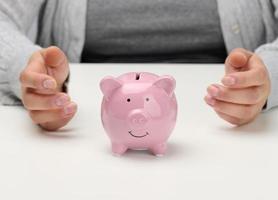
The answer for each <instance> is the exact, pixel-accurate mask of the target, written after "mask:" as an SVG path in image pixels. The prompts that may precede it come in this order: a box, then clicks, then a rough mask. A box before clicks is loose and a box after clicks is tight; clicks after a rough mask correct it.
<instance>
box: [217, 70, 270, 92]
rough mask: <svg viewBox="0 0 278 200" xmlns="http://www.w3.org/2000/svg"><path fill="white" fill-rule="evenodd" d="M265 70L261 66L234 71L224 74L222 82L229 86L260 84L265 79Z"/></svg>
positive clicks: (243, 86)
mask: <svg viewBox="0 0 278 200" xmlns="http://www.w3.org/2000/svg"><path fill="white" fill-rule="evenodd" d="M267 76H268V75H267V72H266V69H265V68H263V67H259V66H258V67H254V68H252V69H250V70H248V71H245V72H235V73H232V74H229V75H227V76H225V77H224V78H223V79H222V83H223V84H224V85H225V86H227V87H231V88H246V87H252V86H260V85H263V84H265V83H266V81H267Z"/></svg>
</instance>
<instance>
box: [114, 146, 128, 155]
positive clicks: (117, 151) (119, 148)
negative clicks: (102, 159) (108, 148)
mask: <svg viewBox="0 0 278 200" xmlns="http://www.w3.org/2000/svg"><path fill="white" fill-rule="evenodd" d="M126 150H127V147H126V146H125V145H123V144H115V143H112V152H113V154H114V155H116V156H121V155H122V154H124V153H125V152H126Z"/></svg>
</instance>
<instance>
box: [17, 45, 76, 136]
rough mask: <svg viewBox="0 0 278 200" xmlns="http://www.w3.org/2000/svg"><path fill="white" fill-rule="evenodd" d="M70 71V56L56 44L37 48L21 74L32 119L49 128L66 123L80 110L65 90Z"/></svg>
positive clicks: (24, 96) (51, 129)
mask: <svg viewBox="0 0 278 200" xmlns="http://www.w3.org/2000/svg"><path fill="white" fill-rule="evenodd" d="M68 75H69V65H68V60H67V57H66V56H65V54H64V53H63V52H62V51H61V50H60V49H59V48H57V47H49V48H46V49H42V50H39V51H37V52H35V53H34V54H33V55H32V56H31V58H30V59H29V62H28V65H27V67H26V68H25V69H24V70H23V71H22V72H21V74H20V82H21V88H22V89H21V90H22V102H23V105H24V107H25V108H26V109H27V110H28V112H29V114H30V117H31V119H32V120H33V122H34V123H36V124H38V125H40V126H41V127H42V128H44V129H46V130H49V131H54V130H57V129H59V128H61V127H63V126H65V125H66V124H67V123H68V122H69V121H70V120H71V119H72V118H73V116H74V114H75V113H76V111H77V105H76V104H75V103H74V102H72V101H71V100H70V97H69V96H68V94H66V93H64V91H63V84H64V82H65V81H66V79H67V77H68Z"/></svg>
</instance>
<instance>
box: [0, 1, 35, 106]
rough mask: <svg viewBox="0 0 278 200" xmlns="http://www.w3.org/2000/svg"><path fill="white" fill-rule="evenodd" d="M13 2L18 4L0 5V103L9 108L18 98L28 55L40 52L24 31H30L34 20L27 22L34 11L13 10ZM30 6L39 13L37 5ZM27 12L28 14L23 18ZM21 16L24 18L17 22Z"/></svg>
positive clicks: (21, 7) (2, 3) (16, 8)
mask: <svg viewBox="0 0 278 200" xmlns="http://www.w3.org/2000/svg"><path fill="white" fill-rule="evenodd" d="M12 3H18V1H9V2H7V1H6V2H0V30H1V31H0V102H1V103H2V104H9V105H11V104H15V103H17V102H18V101H16V99H20V98H21V91H20V84H19V74H20V72H21V71H22V69H23V68H24V67H25V66H26V64H27V62H28V59H29V57H30V55H31V54H32V53H33V52H34V51H36V50H38V49H40V47H39V46H37V45H35V44H34V43H33V42H32V41H31V40H30V39H29V38H28V37H27V36H26V35H27V32H25V30H28V29H31V27H32V24H33V23H34V20H29V19H31V18H32V17H34V16H36V14H37V12H36V11H34V10H33V11H28V10H25V8H26V7H27V6H26V7H24V6H23V5H17V6H14V7H12ZM25 3H27V2H25ZM29 3H31V2H29ZM21 4H22V3H21ZM33 6H37V10H38V9H39V6H40V4H39V3H35V5H33ZM18 12H19V13H18ZM26 12H29V14H26V15H25V13H26ZM20 15H24V17H22V18H21V19H19V18H18V17H19V16H20Z"/></svg>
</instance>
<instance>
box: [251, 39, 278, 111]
mask: <svg viewBox="0 0 278 200" xmlns="http://www.w3.org/2000/svg"><path fill="white" fill-rule="evenodd" d="M255 52H256V53H257V54H258V55H259V56H260V57H261V59H262V60H263V62H264V64H265V66H266V67H267V69H268V73H269V77H270V81H271V91H270V95H269V97H268V100H267V105H266V110H269V109H271V108H273V107H275V106H278V39H276V40H275V41H274V42H272V43H269V44H265V45H262V46H260V47H259V48H258V49H257V50H256V51H255Z"/></svg>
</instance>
